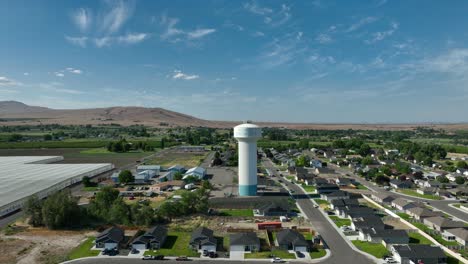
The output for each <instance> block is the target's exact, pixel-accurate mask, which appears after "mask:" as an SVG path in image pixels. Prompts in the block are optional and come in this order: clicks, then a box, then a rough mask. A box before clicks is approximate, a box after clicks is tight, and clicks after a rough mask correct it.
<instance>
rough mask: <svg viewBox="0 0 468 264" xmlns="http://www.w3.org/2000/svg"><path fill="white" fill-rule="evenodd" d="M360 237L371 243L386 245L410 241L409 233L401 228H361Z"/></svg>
mask: <svg viewBox="0 0 468 264" xmlns="http://www.w3.org/2000/svg"><path fill="white" fill-rule="evenodd" d="M359 237H360V238H361V239H362V240H365V241H368V242H371V243H383V244H384V245H385V246H386V245H389V244H408V243H409V236H408V233H407V232H406V231H405V230H399V229H375V228H370V229H361V230H359Z"/></svg>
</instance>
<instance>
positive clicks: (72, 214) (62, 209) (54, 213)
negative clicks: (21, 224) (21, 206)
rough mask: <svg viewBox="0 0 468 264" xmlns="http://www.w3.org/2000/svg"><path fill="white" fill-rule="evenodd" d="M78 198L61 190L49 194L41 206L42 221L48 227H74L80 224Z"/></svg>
mask: <svg viewBox="0 0 468 264" xmlns="http://www.w3.org/2000/svg"><path fill="white" fill-rule="evenodd" d="M81 220H82V219H81V209H80V207H79V206H78V199H77V198H76V197H72V196H71V194H70V193H69V192H65V191H61V192H57V193H55V194H53V195H51V196H49V197H48V198H47V199H46V200H45V202H44V204H43V206H42V221H43V223H44V225H45V226H46V227H47V228H49V229H58V228H67V227H74V226H77V225H79V224H80V221H81Z"/></svg>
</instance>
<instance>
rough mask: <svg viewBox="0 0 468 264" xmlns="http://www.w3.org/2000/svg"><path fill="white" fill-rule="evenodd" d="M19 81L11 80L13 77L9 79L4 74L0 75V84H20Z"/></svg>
mask: <svg viewBox="0 0 468 264" xmlns="http://www.w3.org/2000/svg"><path fill="white" fill-rule="evenodd" d="M20 84H21V83H19V82H17V81H15V80H13V79H10V78H7V77H5V76H0V86H17V85H20Z"/></svg>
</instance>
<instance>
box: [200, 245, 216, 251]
mask: <svg viewBox="0 0 468 264" xmlns="http://www.w3.org/2000/svg"><path fill="white" fill-rule="evenodd" d="M202 250H206V251H208V252H209V251H214V252H216V246H202Z"/></svg>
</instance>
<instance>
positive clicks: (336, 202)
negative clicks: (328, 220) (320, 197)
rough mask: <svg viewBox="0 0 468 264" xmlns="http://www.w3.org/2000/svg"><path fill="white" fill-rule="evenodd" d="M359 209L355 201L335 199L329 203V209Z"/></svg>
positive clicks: (357, 202)
mask: <svg viewBox="0 0 468 264" xmlns="http://www.w3.org/2000/svg"><path fill="white" fill-rule="evenodd" d="M345 206H348V207H359V201H358V200H357V199H335V200H332V201H331V202H330V207H331V209H333V210H335V209H336V208H338V207H345Z"/></svg>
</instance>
